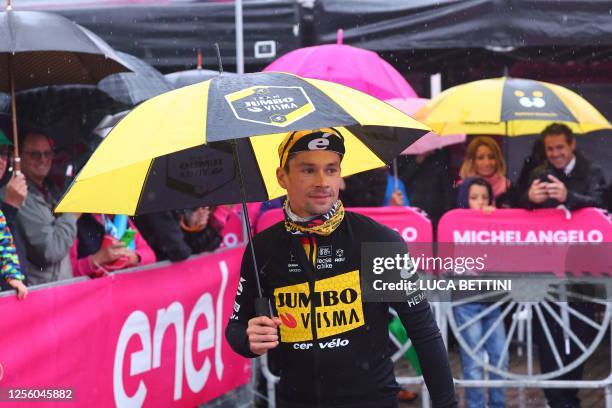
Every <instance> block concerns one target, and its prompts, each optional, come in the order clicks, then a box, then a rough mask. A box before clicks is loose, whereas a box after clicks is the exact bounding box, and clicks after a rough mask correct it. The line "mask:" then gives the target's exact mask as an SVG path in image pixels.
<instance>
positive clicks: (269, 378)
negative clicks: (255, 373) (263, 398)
mask: <svg viewBox="0 0 612 408" xmlns="http://www.w3.org/2000/svg"><path fill="white" fill-rule="evenodd" d="M260 361H261V370H262V372H263V374H264V377H265V379H266V385H267V387H266V388H267V391H268V408H275V407H276V393H275V392H274V391H275V389H274V386H275V384H276V382H277V381H278V377H276V376H275V375H274V374H272V372H271V371H270V369H269V368H268V355H267V354H264V355H263V356H261V357H260Z"/></svg>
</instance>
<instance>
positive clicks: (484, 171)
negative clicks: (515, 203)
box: [458, 136, 510, 199]
mask: <svg viewBox="0 0 612 408" xmlns="http://www.w3.org/2000/svg"><path fill="white" fill-rule="evenodd" d="M459 176H460V177H461V180H460V182H459V183H458V184H461V183H462V182H463V180H465V179H467V178H470V177H478V178H483V179H485V180H486V181H487V182H488V183H489V184H490V185H491V187H493V197H494V198H495V199H497V198H499V197H500V196H501V195H502V194H504V193H505V192H506V191H507V190H508V188H509V187H510V180H508V179H507V178H506V162H505V161H504V158H503V157H502V152H501V149H500V148H499V145H498V144H497V142H496V141H495V140H493V139H492V138H491V137H488V136H479V137H476V138H474V139H473V140H472V141H471V142H470V144H469V145H468V147H467V151H466V153H465V158H464V159H463V164H462V165H461V170H460V171H459Z"/></svg>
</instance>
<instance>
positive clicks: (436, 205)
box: [397, 149, 455, 228]
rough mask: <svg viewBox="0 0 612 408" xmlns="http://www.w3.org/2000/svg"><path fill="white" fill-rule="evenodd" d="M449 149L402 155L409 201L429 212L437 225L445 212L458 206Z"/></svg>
mask: <svg viewBox="0 0 612 408" xmlns="http://www.w3.org/2000/svg"><path fill="white" fill-rule="evenodd" d="M449 161H450V159H449V152H448V150H447V149H438V150H434V151H429V152H426V153H423V154H419V155H416V156H413V155H410V156H400V157H399V158H398V161H397V164H398V175H399V178H400V180H402V181H403V182H404V185H405V186H406V192H407V193H408V201H409V202H410V205H411V206H413V207H418V208H420V209H422V210H423V211H425V212H426V213H427V215H428V216H429V218H430V219H431V223H432V225H433V227H434V228H436V226H437V224H438V221H439V220H440V217H442V215H443V214H444V213H445V212H446V211H448V210H450V209H451V208H453V207H454V204H455V203H454V202H455V200H454V197H453V182H452V180H451V177H450V172H449Z"/></svg>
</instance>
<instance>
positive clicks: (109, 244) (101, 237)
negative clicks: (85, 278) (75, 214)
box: [70, 214, 155, 277]
mask: <svg viewBox="0 0 612 408" xmlns="http://www.w3.org/2000/svg"><path fill="white" fill-rule="evenodd" d="M77 228H78V232H77V239H76V240H75V242H74V244H73V246H72V249H71V251H70V260H71V263H72V274H73V275H74V276H81V275H89V276H91V277H98V276H102V275H104V274H105V273H106V272H112V271H116V270H119V269H125V268H130V267H133V266H137V265H146V264H149V263H153V262H155V253H154V252H153V250H152V249H151V247H149V245H148V244H147V242H146V241H145V240H144V239H143V238H142V236H141V235H140V233H139V232H138V230H137V229H136V227H135V226H134V224H133V223H132V222H131V221H130V220H129V219H128V217H127V216H126V215H114V216H113V215H104V214H83V215H82V216H81V217H80V218H79V221H78V223H77Z"/></svg>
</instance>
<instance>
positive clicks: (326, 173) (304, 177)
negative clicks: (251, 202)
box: [276, 151, 342, 217]
mask: <svg viewBox="0 0 612 408" xmlns="http://www.w3.org/2000/svg"><path fill="white" fill-rule="evenodd" d="M276 177H277V179H278V183H279V184H280V185H281V187H283V188H284V189H285V190H287V196H288V197H289V202H290V203H291V210H292V211H293V212H294V213H295V214H296V215H298V216H300V217H311V216H315V215H321V214H325V213H326V212H327V211H329V210H330V209H331V207H332V205H333V204H334V203H335V202H336V200H338V191H339V190H340V185H341V184H342V176H341V175H340V156H339V155H338V154H337V153H334V152H329V151H318V152H314V151H313V152H300V153H296V154H295V155H294V156H292V157H291V158H290V159H289V171H288V172H287V171H285V170H284V169H282V168H278V169H277V170H276Z"/></svg>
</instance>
